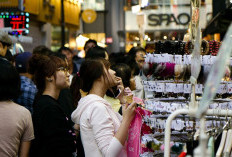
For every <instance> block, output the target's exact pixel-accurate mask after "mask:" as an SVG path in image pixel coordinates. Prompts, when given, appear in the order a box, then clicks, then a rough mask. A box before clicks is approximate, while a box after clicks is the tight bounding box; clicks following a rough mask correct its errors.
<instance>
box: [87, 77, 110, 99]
mask: <svg viewBox="0 0 232 157" xmlns="http://www.w3.org/2000/svg"><path fill="white" fill-rule="evenodd" d="M106 91H107V88H106V87H105V86H104V84H102V83H101V82H100V81H97V82H94V83H93V86H92V88H91V90H90V91H89V94H96V95H98V96H100V97H102V98H103V97H104V95H105V94H106Z"/></svg>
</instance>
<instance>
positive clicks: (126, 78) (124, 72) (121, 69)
mask: <svg viewBox="0 0 232 157" xmlns="http://www.w3.org/2000/svg"><path fill="white" fill-rule="evenodd" d="M111 69H112V70H114V71H115V72H116V74H115V75H116V76H118V77H121V79H122V83H123V86H124V87H125V88H126V87H130V79H131V69H130V67H129V66H128V65H126V64H124V63H118V64H114V65H112V66H111ZM112 90H113V89H112ZM112 90H107V92H106V95H107V96H109V97H115V95H114V94H115V93H114V92H113V93H112Z"/></svg>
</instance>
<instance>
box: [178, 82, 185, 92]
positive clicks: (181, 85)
mask: <svg viewBox="0 0 232 157" xmlns="http://www.w3.org/2000/svg"><path fill="white" fill-rule="evenodd" d="M177 91H178V93H184V84H183V83H178V84H177Z"/></svg>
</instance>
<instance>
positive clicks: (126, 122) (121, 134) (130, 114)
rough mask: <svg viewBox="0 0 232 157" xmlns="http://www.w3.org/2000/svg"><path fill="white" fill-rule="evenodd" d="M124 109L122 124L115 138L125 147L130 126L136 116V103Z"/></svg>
mask: <svg viewBox="0 0 232 157" xmlns="http://www.w3.org/2000/svg"><path fill="white" fill-rule="evenodd" d="M124 108H125V109H124V111H123V120H122V123H121V125H120V127H119V129H118V131H117V133H116V134H115V137H116V138H117V139H118V140H119V141H120V143H121V144H122V145H124V144H125V142H126V140H127V136H128V130H129V126H130V123H131V121H132V120H133V118H134V116H135V108H136V103H135V102H134V103H132V104H130V105H128V104H126V105H125V107H124Z"/></svg>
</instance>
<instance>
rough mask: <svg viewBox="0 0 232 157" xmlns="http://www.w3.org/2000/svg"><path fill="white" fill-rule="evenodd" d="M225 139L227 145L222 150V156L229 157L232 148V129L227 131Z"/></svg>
mask: <svg viewBox="0 0 232 157" xmlns="http://www.w3.org/2000/svg"><path fill="white" fill-rule="evenodd" d="M229 124H230V128H231V123H230V122H229ZM227 139H228V145H227V146H226V147H225V149H224V152H223V153H224V156H225V157H229V155H230V152H231V148H232V129H229V131H228V133H227Z"/></svg>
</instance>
